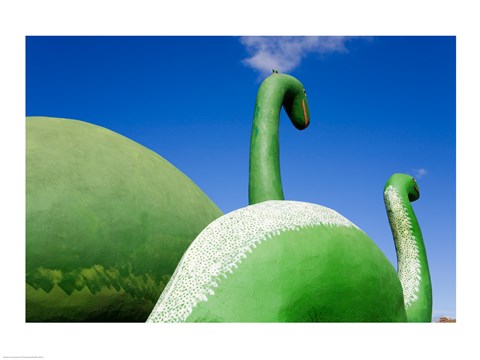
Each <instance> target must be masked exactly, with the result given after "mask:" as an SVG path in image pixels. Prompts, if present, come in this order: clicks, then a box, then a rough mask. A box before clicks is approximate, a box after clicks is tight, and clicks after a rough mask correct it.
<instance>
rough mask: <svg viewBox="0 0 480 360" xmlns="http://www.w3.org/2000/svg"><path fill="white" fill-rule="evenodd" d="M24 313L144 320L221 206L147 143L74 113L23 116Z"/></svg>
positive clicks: (31, 317) (30, 317) (37, 317)
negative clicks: (68, 115) (72, 116)
mask: <svg viewBox="0 0 480 360" xmlns="http://www.w3.org/2000/svg"><path fill="white" fill-rule="evenodd" d="M26 133H27V138H26V321H29V322H30V321H42V322H43V321H69V322H72V321H122V322H126V321H145V320H146V319H147V317H148V315H149V314H150V312H151V311H152V309H153V306H154V305H155V302H156V301H157V300H158V297H159V296H160V294H161V292H162V290H163V288H164V286H165V285H166V283H167V282H168V280H169V278H170V276H171V274H172V273H173V271H174V270H175V267H176V266H177V264H178V262H179V260H180V258H181V257H182V255H183V253H184V252H185V250H186V249H187V247H188V245H189V244H190V243H191V242H192V241H193V239H194V238H195V237H196V236H197V235H198V234H199V233H200V231H202V230H203V229H204V228H205V226H207V225H208V224H209V223H210V222H212V221H213V220H214V219H216V218H218V217H219V216H221V215H222V212H221V211H220V210H219V209H218V208H217V207H216V206H215V204H214V203H213V202H212V201H211V200H210V199H209V198H208V197H207V196H206V195H205V194H204V193H203V192H202V191H201V190H200V189H199V188H198V187H197V186H196V185H195V184H194V183H193V182H192V181H191V180H190V179H189V178H187V177H186V176H185V175H184V174H183V173H181V172H180V171H179V170H178V169H176V168H175V167H174V166H173V165H172V164H170V163H169V162H167V161H166V160H165V159H163V158H162V157H160V156H159V155H157V154H156V153H154V152H153V151H151V150H149V149H147V148H145V147H143V146H141V145H139V144H137V143H135V142H133V141H131V140H129V139H127V138H125V137H123V136H121V135H119V134H116V133H114V132H112V131H110V130H107V129H105V128H102V127H99V126H95V125H92V124H88V123H85V122H82V121H76V120H67V119H58V118H47V117H28V118H27V121H26Z"/></svg>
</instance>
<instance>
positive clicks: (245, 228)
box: [147, 200, 358, 322]
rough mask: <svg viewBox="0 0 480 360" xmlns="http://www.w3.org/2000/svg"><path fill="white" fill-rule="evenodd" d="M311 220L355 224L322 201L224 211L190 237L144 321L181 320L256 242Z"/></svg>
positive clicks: (265, 204)
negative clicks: (186, 246) (169, 278)
mask: <svg viewBox="0 0 480 360" xmlns="http://www.w3.org/2000/svg"><path fill="white" fill-rule="evenodd" d="M317 225H329V226H343V227H354V228H357V229H358V227H357V226H355V225H354V224H353V223H351V222H350V221H349V220H348V219H346V218H344V217H343V216H342V215H340V214H339V213H337V212H335V211H333V210H331V209H329V208H326V207H324V206H320V205H316V204H311V203H305V202H297V201H277V200H275V201H273V200H272V201H265V202H262V203H259V204H255V205H251V206H247V207H245V208H241V209H238V210H235V211H233V212H231V213H228V214H226V215H224V216H222V217H220V218H218V219H217V220H215V221H213V222H212V223H210V225H208V226H207V227H206V228H205V229H204V230H203V231H202V232H201V233H200V234H199V235H198V236H197V238H196V239H195V240H194V241H193V242H192V244H191V245H190V247H189V248H188V250H187V251H186V252H185V254H184V256H183V257H182V259H181V261H180V263H179V264H178V266H177V269H176V270H175V273H174V274H173V276H172V278H171V280H170V282H169V283H168V285H167V286H166V288H165V290H164V291H163V293H162V295H161V296H160V299H159V300H158V302H157V304H156V305H155V307H154V309H153V311H152V313H151V314H150V316H149V318H148V319H147V322H183V321H185V320H186V319H187V318H188V316H189V315H190V314H191V312H192V310H193V308H194V307H195V306H196V305H197V303H198V302H200V301H207V295H213V294H214V288H216V287H218V283H217V280H218V279H219V277H224V278H226V277H227V274H229V273H233V271H234V269H236V268H237V267H238V264H239V263H241V262H242V258H246V257H247V254H248V253H251V252H252V248H255V247H256V246H257V245H258V244H260V243H261V242H263V241H266V240H267V239H270V238H272V237H274V236H275V235H278V234H280V233H281V232H285V231H298V230H300V229H301V228H305V227H312V226H317Z"/></svg>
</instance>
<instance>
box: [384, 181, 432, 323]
mask: <svg viewBox="0 0 480 360" xmlns="http://www.w3.org/2000/svg"><path fill="white" fill-rule="evenodd" d="M384 199H385V206H386V209H387V215H388V220H389V222H390V227H391V230H392V234H393V238H394V242H395V249H396V252H397V262H398V263H397V265H398V267H397V271H398V277H399V279H400V282H401V284H402V287H403V296H404V302H405V310H406V312H407V319H408V321H409V322H431V321H432V285H431V280H430V272H429V269H428V261H427V253H426V251H425V245H424V242H423V236H422V232H421V231H420V226H419V224H418V220H417V217H416V216H415V213H414V211H413V208H412V205H411V203H410V201H409V200H408V194H407V193H406V192H405V191H402V190H401V189H398V188H396V187H394V186H392V185H390V186H388V187H387V188H386V189H385V193H384Z"/></svg>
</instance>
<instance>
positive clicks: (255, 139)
mask: <svg viewBox="0 0 480 360" xmlns="http://www.w3.org/2000/svg"><path fill="white" fill-rule="evenodd" d="M277 77H279V75H273V76H270V78H271V79H270V78H268V79H267V80H265V81H264V82H263V83H262V85H261V86H260V89H259V90H258V94H257V101H256V103H255V113H254V118H253V127H252V135H251V139H250V171H249V173H250V179H249V189H248V190H249V191H248V194H249V195H248V196H249V203H250V205H252V204H256V203H259V202H262V201H266V200H284V195H283V188H282V180H281V177H280V154H279V152H280V150H279V144H278V126H279V119H280V110H281V108H282V104H283V102H284V98H285V96H286V94H287V92H288V90H289V88H288V85H289V83H288V82H285V81H276V78H277Z"/></svg>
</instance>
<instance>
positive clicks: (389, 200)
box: [147, 72, 432, 322]
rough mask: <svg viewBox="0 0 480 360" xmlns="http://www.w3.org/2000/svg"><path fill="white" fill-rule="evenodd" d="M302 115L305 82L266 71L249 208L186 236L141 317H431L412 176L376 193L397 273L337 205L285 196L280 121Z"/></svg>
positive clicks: (303, 121)
mask: <svg viewBox="0 0 480 360" xmlns="http://www.w3.org/2000/svg"><path fill="white" fill-rule="evenodd" d="M282 106H283V107H284V109H285V110H286V112H287V114H288V115H289V117H290V119H291V121H292V123H293V124H294V126H295V127H297V128H298V129H304V128H306V127H307V126H308V124H309V121H310V114H309V108H308V103H307V98H306V93H305V91H304V88H303V85H302V84H301V83H300V82H299V81H298V80H296V79H295V78H293V77H291V76H288V75H284V74H278V73H276V72H274V74H272V75H271V76H270V77H268V78H267V79H266V80H265V81H264V82H263V83H262V85H261V86H260V89H259V92H258V96H257V102H256V106H255V115H254V120H253V128H252V137H251V147H250V150H251V154H250V184H249V199H250V204H251V205H250V206H247V207H245V208H242V209H239V210H236V211H233V212H231V213H228V214H226V215H224V216H222V217H220V218H218V219H216V220H215V221H213V222H212V223H211V224H209V225H208V226H207V227H206V228H205V229H204V230H203V231H202V232H201V233H200V235H198V237H197V238H196V239H195V240H194V241H193V243H192V244H191V245H190V247H189V248H188V250H187V251H186V253H185V255H184V256H183V258H182V260H181V261H180V263H179V265H178V266H177V268H176V270H175V273H174V274H173V276H172V278H171V280H170V281H169V283H168V284H167V286H166V288H165V290H164V292H163V293H162V295H161V296H160V298H159V300H158V302H157V304H156V305H155V307H154V309H153V311H152V313H151V314H150V316H149V318H148V320H147V321H148V322H309V321H314V322H404V321H412V322H413V321H431V305H432V296H431V283H430V275H429V271H428V263H427V258H426V252H425V247H424V244H423V239H422V235H421V232H420V229H419V227H418V222H417V220H416V218H415V215H414V213H413V209H412V207H411V205H410V202H411V201H415V200H416V199H417V198H418V197H419V191H418V186H417V185H416V183H415V180H414V179H413V178H412V177H410V176H407V175H403V174H395V175H393V176H392V177H391V179H390V180H389V181H388V182H387V185H386V187H385V190H384V195H385V204H386V208H387V213H388V218H389V221H390V224H391V228H392V233H393V236H394V241H395V245H396V249H397V257H398V262H399V270H398V274H397V272H396V271H395V268H394V267H393V265H392V264H391V263H390V262H389V261H388V259H387V258H386V257H385V256H384V255H383V254H382V252H381V251H380V249H379V248H378V247H377V246H376V245H375V243H374V242H373V241H372V240H371V239H370V238H369V237H368V236H367V235H366V234H365V233H364V232H363V231H362V230H361V229H359V228H358V227H357V226H356V225H354V224H353V223H351V222H350V221H349V220H347V219H346V218H344V217H343V216H342V215H340V214H338V213H337V212H335V211H333V210H331V209H329V208H326V207H323V206H320V205H316V204H311V203H305V202H295V201H285V200H283V199H284V197H283V190H282V186H281V180H280V168H279V154H278V153H279V151H278V121H279V113H280V110H281V107H282Z"/></svg>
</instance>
